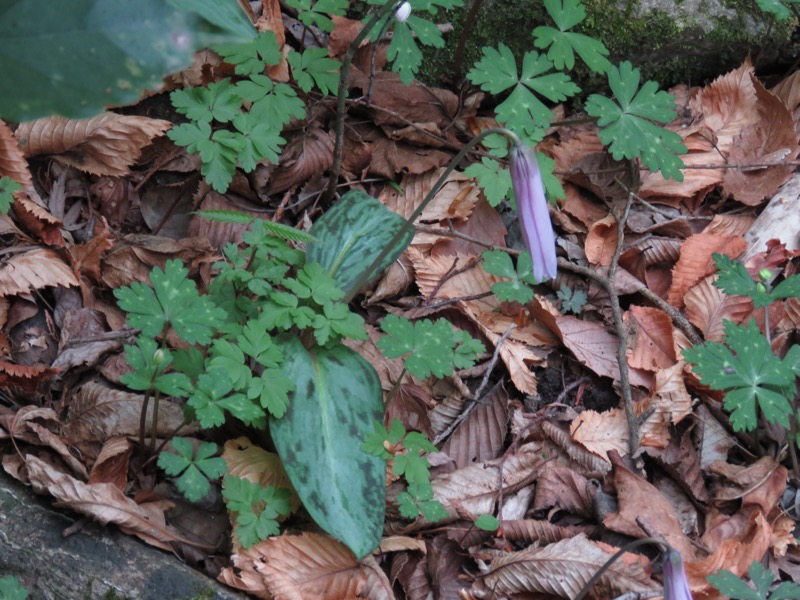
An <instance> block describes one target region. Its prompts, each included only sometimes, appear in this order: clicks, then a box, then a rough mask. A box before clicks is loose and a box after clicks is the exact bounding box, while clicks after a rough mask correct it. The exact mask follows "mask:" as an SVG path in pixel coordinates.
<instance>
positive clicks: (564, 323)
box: [556, 316, 652, 388]
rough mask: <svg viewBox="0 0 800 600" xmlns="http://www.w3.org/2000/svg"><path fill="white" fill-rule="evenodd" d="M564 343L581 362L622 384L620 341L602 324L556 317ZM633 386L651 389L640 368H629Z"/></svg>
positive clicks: (567, 317)
mask: <svg viewBox="0 0 800 600" xmlns="http://www.w3.org/2000/svg"><path fill="white" fill-rule="evenodd" d="M556 323H557V324H558V329H559V333H560V335H561V340H562V341H563V342H564V345H565V346H566V347H567V349H568V350H570V352H572V353H573V354H574V355H575V358H577V359H578V361H579V362H580V363H581V364H583V365H585V366H586V367H588V368H589V369H591V370H592V371H594V372H595V373H597V374H598V375H601V376H603V377H611V378H612V379H613V380H614V381H619V363H618V362H617V350H618V348H619V339H618V338H617V336H615V335H613V334H611V333H609V332H608V331H606V328H605V327H603V325H602V324H601V323H594V322H591V321H585V320H583V319H579V318H577V317H571V316H562V317H556ZM628 376H629V379H630V382H631V385H637V386H642V387H646V388H649V387H650V385H651V383H652V382H651V380H650V378H649V377H648V374H647V373H645V372H644V371H641V370H639V369H633V368H629V369H628Z"/></svg>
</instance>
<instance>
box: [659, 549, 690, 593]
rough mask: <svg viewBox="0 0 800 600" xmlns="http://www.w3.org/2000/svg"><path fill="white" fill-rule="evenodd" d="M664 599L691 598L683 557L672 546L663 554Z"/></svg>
mask: <svg viewBox="0 0 800 600" xmlns="http://www.w3.org/2000/svg"><path fill="white" fill-rule="evenodd" d="M664 600H692V591H691V590H690V589H689V582H688V581H687V580H686V570H685V569H684V568H683V559H682V558H681V554H680V552H678V551H677V550H675V549H674V548H670V549H669V550H668V551H667V553H666V555H665V556H664Z"/></svg>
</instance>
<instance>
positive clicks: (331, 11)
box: [286, 0, 349, 33]
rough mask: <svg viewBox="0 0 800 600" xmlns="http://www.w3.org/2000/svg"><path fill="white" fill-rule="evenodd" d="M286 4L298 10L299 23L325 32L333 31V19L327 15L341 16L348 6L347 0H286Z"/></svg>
mask: <svg viewBox="0 0 800 600" xmlns="http://www.w3.org/2000/svg"><path fill="white" fill-rule="evenodd" d="M286 4H288V5H289V6H291V7H292V8H294V9H296V10H297V11H298V17H297V18H298V19H300V22H301V23H303V24H304V25H306V26H308V27H311V26H316V27H319V28H320V29H322V30H323V31H325V32H327V33H330V32H331V31H333V21H331V20H330V19H329V18H328V17H327V15H338V16H343V15H344V14H345V12H346V11H347V7H348V6H349V4H348V1H347V0H286Z"/></svg>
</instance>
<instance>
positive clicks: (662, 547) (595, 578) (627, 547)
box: [573, 538, 671, 600]
mask: <svg viewBox="0 0 800 600" xmlns="http://www.w3.org/2000/svg"><path fill="white" fill-rule="evenodd" d="M645 544H654V545H656V546H658V548H659V550H661V552H662V553H663V554H666V553H667V552H669V551H670V550H671V548H670V547H669V546H668V545H667V544H666V543H665V542H664V541H662V540H658V539H656V538H641V539H638V540H634V541H633V542H631V543H630V544H626V545H625V546H623V547H622V548H620V549H619V550H617V551H616V552H615V553H614V555H613V556H612V557H611V558H609V559H608V560H607V561H606V562H604V563H603V566H602V567H600V568H599V569H597V572H596V573H595V574H594V575H592V577H591V579H589V581H587V582H586V585H584V586H583V587H582V588H581V591H580V592H578V595H577V596H575V598H574V599H573V600H582V598H583V597H584V596H586V594H588V593H589V591H590V590H591V589H592V586H593V585H594V584H595V583H597V581H598V580H599V579H600V578H601V577H602V576H603V573H605V572H606V571H608V569H609V567H611V565H613V564H614V562H615V561H616V560H617V559H618V558H619V557H620V556H622V555H623V554H625V553H626V552H628V551H629V550H633V549H634V548H636V547H638V546H644V545H645Z"/></svg>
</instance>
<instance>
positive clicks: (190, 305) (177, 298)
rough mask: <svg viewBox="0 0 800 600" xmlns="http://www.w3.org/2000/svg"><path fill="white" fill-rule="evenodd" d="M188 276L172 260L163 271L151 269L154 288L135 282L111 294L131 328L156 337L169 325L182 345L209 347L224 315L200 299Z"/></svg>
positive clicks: (203, 297) (205, 300) (183, 269)
mask: <svg viewBox="0 0 800 600" xmlns="http://www.w3.org/2000/svg"><path fill="white" fill-rule="evenodd" d="M188 275H189V271H188V270H187V269H186V268H185V267H184V266H183V264H182V263H181V262H180V261H179V260H176V259H171V260H168V261H167V264H166V267H165V269H164V270H163V271H162V270H161V269H160V268H158V267H154V268H153V270H152V271H151V272H150V281H152V283H153V287H150V286H148V285H145V284H143V283H141V282H138V281H137V282H134V283H132V284H131V285H130V286H129V287H121V288H117V289H116V290H114V296H116V298H117V300H118V304H119V307H120V308H121V309H122V310H124V311H126V312H127V313H128V322H129V323H130V325H131V327H135V328H137V329H141V330H142V334H144V335H146V336H152V337H155V336H158V335H160V334H162V333H164V331H165V328H166V325H167V324H169V325H171V326H172V328H173V329H175V333H177V334H178V336H180V338H181V339H182V340H183V341H185V342H188V343H189V344H208V343H209V342H210V341H211V335H212V334H213V333H214V331H215V330H216V329H217V328H218V327H219V326H220V325H221V324H222V322H223V321H224V319H225V316H226V315H225V311H223V310H222V309H220V308H217V307H216V306H214V304H213V303H212V302H211V300H210V299H209V298H208V297H206V296H200V294H199V293H198V292H197V287H196V286H195V284H194V282H193V281H191V280H190V279H189V278H188Z"/></svg>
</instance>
